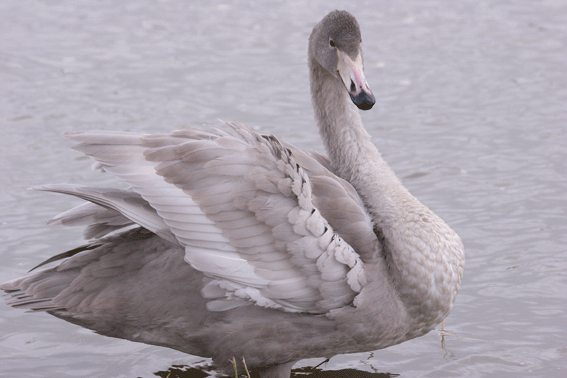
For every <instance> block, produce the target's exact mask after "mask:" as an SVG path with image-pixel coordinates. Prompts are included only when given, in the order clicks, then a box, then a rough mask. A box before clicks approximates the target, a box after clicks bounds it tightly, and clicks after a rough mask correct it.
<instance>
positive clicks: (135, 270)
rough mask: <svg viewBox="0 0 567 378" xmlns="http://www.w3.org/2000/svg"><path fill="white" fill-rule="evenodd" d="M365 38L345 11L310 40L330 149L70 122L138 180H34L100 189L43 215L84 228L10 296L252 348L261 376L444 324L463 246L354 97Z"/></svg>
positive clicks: (185, 346)
mask: <svg viewBox="0 0 567 378" xmlns="http://www.w3.org/2000/svg"><path fill="white" fill-rule="evenodd" d="M360 44H361V34H360V28H359V26H358V23H357V21H356V19H355V18H354V17H353V16H352V15H350V14H349V13H347V12H345V11H334V12H331V13H329V14H328V15H327V16H325V18H323V19H322V20H321V22H319V23H318V24H317V25H316V26H315V27H314V29H313V32H312V33H311V36H310V38H309V72H310V79H311V96H312V100H313V107H314V108H315V116H316V119H317V124H318V126H319V131H320V134H321V136H322V137H323V139H324V143H325V147H326V150H327V153H328V155H329V156H328V158H327V157H324V156H322V155H318V154H311V155H310V154H306V153H304V152H302V151H300V150H299V149H297V148H295V147H293V146H292V145H290V144H287V143H285V142H283V141H280V140H279V139H277V138H276V137H274V136H271V135H260V134H258V133H256V132H254V131H253V130H252V129H251V128H249V127H247V126H245V125H242V124H235V123H227V124H226V125H224V126H223V127H215V126H210V127H203V128H201V129H188V130H180V131H174V132H172V133H171V134H164V135H141V134H136V133H126V132H107V131H87V132H72V133H68V134H66V135H65V136H66V137H67V138H69V139H71V140H73V141H76V142H78V143H79V144H78V145H76V146H75V147H74V148H75V149H76V150H78V151H80V152H82V153H84V154H86V155H88V156H90V157H92V158H94V159H95V160H96V161H97V162H98V166H99V167H100V168H101V169H102V170H104V171H106V172H110V173H111V174H113V175H115V176H116V177H118V178H119V179H121V180H123V181H124V182H126V183H127V184H129V185H130V186H131V187H130V188H129V189H127V190H120V189H114V188H96V187H88V186H80V185H48V186H41V187H37V188H35V189H37V190H44V191H51V192H58V193H64V194H70V195H73V196H76V197H80V198H83V199H85V200H87V201H89V202H87V203H85V204H83V205H80V206H78V207H76V208H74V209H71V210H69V211H67V212H65V213H63V214H60V215H58V216H56V217H55V218H53V219H52V220H50V221H49V223H52V224H62V225H84V226H86V230H85V238H86V239H88V242H87V244H85V245H84V246H82V247H79V248H77V249H74V250H72V251H69V252H65V253H62V254H59V255H57V256H54V257H53V258H51V259H49V260H47V261H46V262H44V263H42V264H40V265H44V264H46V263H50V262H53V261H57V260H63V259H65V258H66V259H65V260H63V262H61V263H60V265H58V266H57V267H55V268H51V269H47V270H43V271H40V272H34V273H31V274H28V275H26V276H24V277H22V278H19V279H16V280H14V281H11V282H8V283H5V284H3V285H2V286H1V288H2V289H3V290H5V291H6V292H8V293H9V294H10V295H11V296H12V297H13V298H12V299H11V302H10V304H11V305H12V306H14V307H18V308H24V309H30V310H34V311H47V312H48V313H50V314H52V315H54V316H57V317H59V318H61V319H64V320H66V321H69V322H71V323H75V324H78V325H80V326H83V327H86V328H90V329H92V330H94V331H96V332H98V333H100V334H102V335H106V336H112V337H119V338H124V339H128V340H132V341H138V342H143V343H147V344H154V345H160V346H165V347H169V348H173V349H177V350H180V351H182V352H186V353H189V354H193V355H197V356H203V357H211V358H212V359H213V361H214V362H215V363H216V364H217V365H218V366H219V367H220V368H222V369H225V370H226V369H230V362H229V359H231V358H232V357H233V356H234V357H236V360H237V361H241V360H242V358H245V359H246V363H247V365H248V367H251V368H252V369H253V370H255V371H256V372H258V373H260V376H261V377H263V378H266V377H278V378H284V377H289V375H290V371H291V367H292V366H293V364H294V363H296V362H297V361H299V360H301V359H303V358H312V357H331V356H333V355H336V354H339V353H352V352H363V351H371V350H376V349H380V348H385V347H388V346H391V345H394V344H398V343H401V342H403V341H405V340H409V339H411V338H414V337H418V336H421V335H424V334H426V333H427V332H429V331H430V330H432V329H433V328H434V327H435V325H437V324H438V323H440V322H441V321H442V320H443V319H444V318H445V317H446V316H447V315H448V314H449V311H450V310H451V307H452V305H453V302H454V301H455V297H456V295H457V291H458V290H459V285H460V283H461V278H462V275H463V269H464V250H463V245H462V243H461V240H460V239H459V237H458V236H457V234H456V233H455V232H454V231H453V230H451V229H450V228H449V226H447V225H446V224H445V223H444V222H443V221H442V220H441V219H440V218H439V217H438V216H437V215H435V214H434V213H433V212H432V211H431V210H429V209H428V208H427V207H425V206H424V205H422V204H421V203H420V202H419V201H418V200H417V199H416V198H415V197H413V196H412V195H411V194H410V193H409V192H408V191H407V190H406V189H405V188H404V187H403V186H402V184H401V183H400V181H399V180H398V179H397V178H396V176H395V175H394V173H393V172H392V170H391V169H390V168H389V167H388V165H387V164H386V162H384V160H382V158H381V156H380V153H379V152H378V150H377V149H376V147H375V146H374V145H373V144H372V143H371V141H370V136H369V135H368V133H367V132H366V131H365V129H364V127H363V125H362V121H361V118H360V115H359V113H358V109H357V107H358V108H360V109H363V110H366V109H370V108H371V107H372V106H373V105H374V102H375V100H374V96H373V95H372V92H371V91H370V88H369V87H368V83H367V82H366V78H365V77H364V72H363V62H362V49H361V45H360ZM355 105H356V106H355Z"/></svg>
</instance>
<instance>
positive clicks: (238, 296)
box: [66, 124, 372, 313]
mask: <svg viewBox="0 0 567 378" xmlns="http://www.w3.org/2000/svg"><path fill="white" fill-rule="evenodd" d="M229 126H230V127H231V129H229V130H224V129H220V128H215V127H211V128H208V129H206V130H195V129H192V130H182V131H177V132H174V133H172V134H171V135H155V136H148V135H145V136H142V135H136V134H131V133H110V132H85V133H71V134H67V135H66V136H67V137H68V138H69V139H72V140H75V141H78V142H81V144H79V145H78V146H76V147H75V149H77V150H79V151H81V152H83V153H85V154H86V155H89V156H92V157H93V158H95V159H96V160H97V161H98V162H100V163H101V166H102V168H103V169H104V170H105V171H107V172H110V173H112V174H114V175H116V176H118V177H119V178H121V179H123V180H124V181H126V182H127V183H128V184H130V185H132V188H133V190H134V191H135V192H137V193H139V194H140V195H141V197H142V198H143V199H144V200H146V201H147V202H148V203H149V204H150V205H151V206H152V207H153V208H154V209H155V210H156V212H157V214H158V215H159V216H160V217H161V218H162V219H163V221H164V222H165V224H167V226H168V227H169V229H170V230H171V232H172V234H173V235H175V237H176V239H177V241H178V242H179V243H180V244H181V245H183V246H184V247H185V251H186V255H185V260H186V261H187V262H188V263H189V264H191V266H192V267H193V268H195V269H197V270H200V271H202V272H203V273H204V274H205V275H206V276H207V277H210V280H209V282H208V283H207V284H206V286H205V287H204V289H203V291H202V294H203V295H204V296H205V297H206V298H209V299H211V301H210V302H209V304H208V307H209V309H211V310H217V311H222V310H227V309H230V308H233V307H236V306H240V305H243V304H247V303H250V302H253V303H255V304H256V305H259V306H264V307H271V308H279V309H283V310H286V311H300V312H310V313H326V312H328V311H330V310H332V309H336V308H340V307H343V306H345V305H350V304H352V303H353V298H354V297H355V296H356V294H357V293H358V292H359V291H360V290H361V289H362V287H363V286H364V285H365V282H366V279H365V275H364V269H363V265H362V261H361V259H360V256H359V255H358V254H357V253H356V252H355V251H354V249H353V248H352V246H351V245H349V244H348V243H347V242H346V241H345V240H344V238H342V237H341V236H340V235H339V234H338V233H336V232H335V231H334V229H333V227H332V225H331V224H330V223H329V222H328V221H327V220H326V219H325V217H324V216H322V213H321V211H320V210H319V209H318V208H317V206H316V205H315V202H316V201H315V199H316V198H315V197H314V195H313V186H312V184H311V180H310V177H309V176H308V175H307V173H306V172H305V171H304V169H303V168H302V167H301V166H300V165H298V164H297V162H296V161H295V160H294V157H293V153H292V151H291V150H290V149H289V148H285V147H283V146H282V145H281V144H280V143H279V141H278V140H277V139H275V138H273V137H263V136H261V135H259V134H257V133H256V132H254V131H252V130H251V129H249V128H247V127H245V126H242V125H241V126H237V125H235V124H229ZM313 162H314V163H316V162H315V161H314V160H313ZM321 168H322V167H321ZM315 181H317V179H316V180H315ZM319 181H322V182H323V181H325V180H323V179H322V180H319ZM321 187H322V186H321ZM336 188H337V189H340V185H339V186H337V187H336ZM339 192H340V190H339ZM348 198H350V197H349V194H348V193H347V192H346V191H345V190H343V191H342V195H341V196H339V198H338V200H339V202H340V201H348ZM323 202H324V201H323ZM351 202H352V201H351ZM352 206H356V204H352ZM125 215H126V214H125ZM371 227H372V226H371V224H367V225H366V228H370V229H371Z"/></svg>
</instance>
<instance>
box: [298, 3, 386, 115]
mask: <svg viewBox="0 0 567 378" xmlns="http://www.w3.org/2000/svg"><path fill="white" fill-rule="evenodd" d="M361 43H362V38H361V35H360V27H359V26H358V21H356V18H354V16H353V15H351V14H350V13H348V12H347V11H339V10H336V11H333V12H331V13H329V14H328V15H326V16H325V17H324V18H323V19H322V20H321V21H320V22H319V23H318V24H317V25H315V27H314V28H313V32H312V33H311V36H310V37H309V56H310V58H311V59H313V60H315V61H317V62H318V63H319V64H320V65H321V66H322V67H323V68H325V69H326V70H327V71H329V72H330V73H331V74H332V75H333V76H335V77H336V78H337V79H338V80H341V81H342V83H343V84H344V86H345V89H346V91H347V92H348V94H349V95H350V98H351V100H352V102H353V103H354V104H355V105H356V106H357V107H358V108H359V109H362V110H368V109H370V108H372V106H373V105H374V103H375V102H376V99H375V98H374V95H373V94H372V91H371V90H370V87H369V86H368V82H367V81H366V78H365V77H364V64H363V60H362V46H361Z"/></svg>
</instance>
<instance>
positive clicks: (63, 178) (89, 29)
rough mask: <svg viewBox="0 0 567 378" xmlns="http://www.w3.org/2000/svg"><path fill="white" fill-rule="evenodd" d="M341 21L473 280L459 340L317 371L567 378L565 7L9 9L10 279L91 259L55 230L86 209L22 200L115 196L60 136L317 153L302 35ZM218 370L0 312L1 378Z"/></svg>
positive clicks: (132, 5) (398, 147)
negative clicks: (87, 193)
mask: <svg viewBox="0 0 567 378" xmlns="http://www.w3.org/2000/svg"><path fill="white" fill-rule="evenodd" d="M334 8H341V9H348V10H350V11H351V12H352V13H353V14H354V15H355V16H356V17H357V18H358V20H359V22H360V24H361V25H362V33H363V39H364V47H365V58H366V76H367V78H368V80H369V82H370V85H371V87H372V88H373V91H374V93H375V95H376V98H377V104H376V106H375V107H374V109H373V110H371V111H369V112H366V113H364V114H363V118H364V121H365V124H366V126H367V128H368V130H369V132H370V133H371V134H372V135H373V137H374V141H375V143H376V144H377V145H378V146H379V148H380V149H381V151H382V153H383V155H384V156H385V158H386V159H387V160H388V162H389V163H390V165H391V166H392V168H393V169H394V170H395V171H396V172H397V174H398V175H399V177H400V178H401V179H402V180H403V182H404V184H405V185H406V186H407V187H408V188H409V189H410V191H411V192H412V193H413V194H414V195H416V196H417V197H418V198H419V199H420V200H421V201H422V202H423V203H425V204H426V205H427V206H429V207H430V208H432V209H433V210H434V211H435V212H436V213H437V214H439V215H440V216H441V217H443V218H444V219H445V220H446V221H447V222H448V223H449V224H450V225H451V226H452V227H453V228H454V229H455V230H456V231H457V232H458V233H459V235H461V237H462V239H463V241H464V244H465V247H466V251H467V265H466V271H465V278H464V281H463V284H462V287H461V292H460V294H459V296H458V298H457V302H456V304H455V307H454V309H453V312H452V313H451V315H450V316H449V317H448V318H447V320H446V324H445V331H446V332H447V333H448V334H447V335H444V336H443V335H442V333H441V331H440V328H439V329H437V330H435V331H433V332H431V333H430V334H428V335H427V336H425V337H422V338H419V339H416V340H412V341H409V342H406V343H403V344H401V345H398V346H395V347H392V348H389V349H386V350H381V351H376V352H374V353H361V354H354V355H342V356H337V357H334V358H333V359H331V361H330V362H329V363H327V364H325V365H323V366H321V368H323V369H324V370H331V371H332V370H339V369H345V368H351V369H357V370H358V371H359V372H358V373H357V374H358V375H353V377H354V376H360V377H362V376H364V372H371V373H376V372H378V373H390V374H392V375H395V374H399V375H400V376H401V377H414V376H424V377H565V376H567V342H566V340H567V337H566V336H567V277H566V273H565V272H567V214H566V209H567V194H566V189H567V175H566V173H567V169H566V161H567V156H566V155H567V135H566V129H567V107H566V106H565V104H566V103H567V64H566V63H565V61H566V60H565V58H566V56H567V55H566V54H567V39H566V37H565V36H566V35H567V4H566V3H565V2H564V1H560V0H556V1H553V0H549V1H539V2H533V1H528V0H525V1H514V2H512V1H504V0H501V1H490V2H479V1H460V2H452V1H442V0H437V1H435V0H428V1H420V2H409V1H396V2H387V1H372V2H371V1H359V2H356V6H353V5H348V3H347V2H340V1H328V0H325V1H322V0H318V1H312V2H310V3H309V5H305V4H303V3H302V2H299V1H290V0H286V1H285V2H284V1H273V2H269V3H259V2H254V1H228V0H227V1H225V2H219V1H212V2H209V4H208V5H195V4H192V2H178V1H141V0H137V1H118V0H114V1H112V0H106V1H97V2H75V1H71V0H61V1H57V2H47V1H45V2H43V1H31V0H18V1H16V0H5V1H2V2H1V3H0V98H1V99H2V101H0V130H1V131H2V138H0V154H1V155H0V156H1V164H0V188H1V191H0V227H1V228H0V241H1V247H0V259H1V262H2V264H1V266H0V281H2V282H3V281H6V280H9V279H12V278H15V277H18V276H20V275H22V274H24V273H25V272H26V271H27V270H28V269H29V268H31V267H32V266H34V265H35V264H37V263H38V262H40V261H42V260H43V259H45V258H47V257H50V256H51V255H53V254H55V253H58V252H61V251H65V250H67V249H71V248H73V247H75V246H77V245H78V244H79V243H81V230H79V229H61V228H57V227H55V228H52V227H47V226H45V225H44V221H45V220H46V219H48V218H49V217H51V216H52V215H54V214H57V213H59V212H61V211H63V210H65V209H67V208H69V206H72V205H74V204H77V203H78V201H75V200H73V199H70V198H66V197H64V196H57V195H53V194H47V193H37V192H29V191H26V190H25V189H26V188H28V187H30V186H33V185H38V184H43V183H57V182H75V183H91V184H96V185H105V184H110V183H112V182H113V180H112V178H111V177H107V176H108V175H99V174H96V173H92V172H90V171H89V170H88V167H89V166H90V162H89V161H88V160H87V159H85V158H82V157H81V156H79V154H78V153H76V152H74V151H72V150H70V149H69V146H70V145H71V143H70V142H68V141H66V140H64V139H63V138H61V133H62V132H64V131H68V130H86V129H116V130H135V131H142V132H166V131H170V130H173V129H178V128H183V127H190V126H193V125H198V124H202V123H215V122H217V121H216V120H217V119H225V120H237V121H242V122H245V123H248V124H250V125H253V126H254V127H256V128H258V129H259V130H260V131H262V132H266V133H273V134H275V135H278V136H279V137H281V138H282V139H285V140H286V141H288V142H291V143H294V144H296V145H298V146H300V147H302V148H305V149H318V150H320V149H321V143H320V141H319V138H318V136H317V133H316V130H315V129H314V127H313V118H312V112H311V105H310V100H309V94H308V78H307V68H306V48H307V37H308V35H309V33H310V30H311V28H312V26H313V25H314V23H315V22H316V21H318V20H319V19H320V18H321V17H322V16H323V15H325V14H326V13H327V12H328V11H329V10H332V9H334ZM207 362H208V361H207V360H205V359H202V358H196V357H192V356H188V355H184V354H181V353H178V352H175V351H172V350H168V349H163V348H157V347H151V346H146V345H143V344H136V343H131V342H127V341H123V340H115V339H110V338H105V337H101V336H98V335H96V334H94V333H92V332H90V331H88V330H84V329H81V328H79V327H76V326H73V325H71V324H68V323H66V322H63V321H60V320H58V319H55V318H53V317H51V316H49V315H47V314H42V313H38V314H26V313H23V312H22V311H18V310H14V309H12V308H10V307H8V306H6V305H5V304H4V303H0V375H2V373H4V375H5V376H7V377H16V376H17V377H36V376H37V377H47V376H49V377H53V376H57V377H155V376H156V375H155V373H156V372H159V371H161V372H163V371H168V369H170V368H172V367H173V366H174V365H184V366H185V365H189V366H193V367H195V366H197V367H198V366H201V365H203V364H205V365H206V364H207ZM320 362H321V360H305V361H302V362H301V363H300V364H298V365H297V367H305V366H313V365H316V364H318V363H320ZM181 370H183V369H181ZM170 372H171V370H170ZM191 374H192V373H191ZM191 374H189V376H194V375H191ZM165 375H167V374H165ZM173 376H181V375H177V373H175V372H174V373H173V374H171V377H173Z"/></svg>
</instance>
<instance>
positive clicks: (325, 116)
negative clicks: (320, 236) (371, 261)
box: [309, 59, 464, 327]
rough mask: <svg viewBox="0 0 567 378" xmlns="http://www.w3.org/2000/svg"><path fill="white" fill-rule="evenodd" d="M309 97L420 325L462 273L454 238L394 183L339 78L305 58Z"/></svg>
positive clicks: (444, 302) (434, 319)
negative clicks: (366, 211)
mask: <svg viewBox="0 0 567 378" xmlns="http://www.w3.org/2000/svg"><path fill="white" fill-rule="evenodd" d="M309 65H310V75H311V77H310V79H311V95H312V101H313V106H314V108H315V113H316V118H317V122H318V126H319V131H320V134H321V136H322V138H323V140H324V143H325V147H326V150H327V153H328V154H329V158H330V160H331V165H332V168H333V171H334V172H335V174H337V175H339V176H340V177H342V178H343V179H345V180H347V181H349V182H350V183H351V184H352V185H353V187H354V188H355V189H356V190H357V192H358V193H359V195H360V196H361V197H362V199H363V201H364V202H365V205H366V207H367V210H368V212H369V213H370V215H371V217H372V218H373V220H374V222H375V224H376V229H377V232H378V233H380V234H381V235H380V236H382V237H383V238H384V243H383V244H384V245H383V247H384V257H385V259H386V263H387V265H388V272H389V273H390V276H391V279H392V282H393V284H394V285H395V287H396V289H397V292H398V294H399V295H400V298H401V299H402V301H403V302H404V303H405V304H406V306H407V307H408V311H409V312H410V313H413V314H416V315H417V314H419V315H418V316H419V317H420V321H422V322H423V323H424V327H427V326H433V325H435V324H438V323H439V322H440V321H441V320H442V319H443V318H444V317H445V316H446V315H447V314H448V312H449V310H450V308H451V306H452V303H453V302H454V299H455V296H456V294H457V291H458V287H459V284H460V281H461V277H462V271H463V268H464V252H463V248H462V243H461V241H460V239H459V237H458V236H457V235H456V234H455V232H454V231H453V230H451V229H450V228H449V227H448V226H447V225H446V224H445V223H444V222H443V221H442V220H441V219H440V218H439V217H437V216H436V215H435V214H434V213H433V212H432V211H430V210H429V209H428V208H427V207H425V206H424V205H422V204H421V203H420V202H419V201H418V200H417V199H416V198H415V197H413V196H412V195H411V194H410V193H409V192H408V190H407V189H406V188H405V187H404V186H403V185H402V183H401V182H400V180H399V179H398V178H397V177H396V175H395V174H394V172H393V171H392V170H391V169H390V168H389V166H388V164H387V163H386V162H385V161H384V160H383V159H382V157H381V155H380V153H379V152H378V149H377V148H376V146H374V144H372V142H371V140H370V135H369V134H368V133H367V132H366V130H365V129H364V126H363V124H362V119H361V118H360V114H359V111H358V109H357V108H356V106H355V105H354V104H353V103H352V102H351V100H350V98H349V96H348V93H347V91H346V90H345V88H344V87H343V84H342V82H341V81H340V80H338V79H337V78H335V77H334V76H332V75H331V74H330V73H329V72H328V71H327V70H325V69H323V68H322V67H321V66H320V65H319V64H318V63H317V62H316V61H314V60H313V59H311V60H310V62H309Z"/></svg>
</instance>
